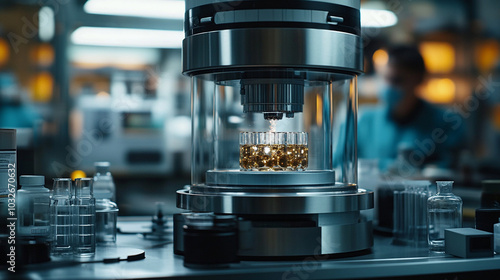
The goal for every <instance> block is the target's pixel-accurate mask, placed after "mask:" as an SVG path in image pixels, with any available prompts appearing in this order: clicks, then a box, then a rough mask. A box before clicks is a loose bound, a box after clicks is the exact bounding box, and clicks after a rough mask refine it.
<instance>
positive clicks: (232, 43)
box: [177, 0, 373, 259]
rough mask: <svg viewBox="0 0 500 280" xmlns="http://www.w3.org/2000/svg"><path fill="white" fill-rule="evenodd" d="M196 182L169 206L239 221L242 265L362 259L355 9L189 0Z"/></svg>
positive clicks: (367, 195)
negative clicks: (249, 261) (322, 257)
mask: <svg viewBox="0 0 500 280" xmlns="http://www.w3.org/2000/svg"><path fill="white" fill-rule="evenodd" d="M185 32H186V38H185V39H184V41H183V73H184V74H185V75H188V76H191V77H192V91H191V92H192V96H191V98H192V171H191V172H192V182H191V185H190V186H187V187H186V188H184V189H182V190H179V191H177V206H178V207H179V208H182V209H185V210H189V211H192V212H202V213H203V212H213V213H215V214H217V215H225V214H228V215H235V216H237V217H238V219H239V225H240V226H239V231H238V234H239V248H238V255H239V257H240V258H257V259H258V258H267V257H278V258H283V257H291V256H312V255H329V254H339V253H358V252H366V251H367V249H369V248H371V247H372V244H373V237H372V225H371V221H368V220H367V219H366V218H364V216H363V215H362V214H361V211H363V210H367V209H371V208H373V192H371V191H369V190H365V189H362V188H360V187H358V185H357V154H356V122H357V88H356V83H357V75H358V74H360V73H361V72H362V70H363V60H362V40H361V37H360V16H359V1H356V0H351V1H339V0H317V1H309V0H293V1H259V0H247V1H232V0H229V1H217V0H196V1H195V0H187V1H186V13H185Z"/></svg>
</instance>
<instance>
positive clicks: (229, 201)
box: [177, 187, 373, 215]
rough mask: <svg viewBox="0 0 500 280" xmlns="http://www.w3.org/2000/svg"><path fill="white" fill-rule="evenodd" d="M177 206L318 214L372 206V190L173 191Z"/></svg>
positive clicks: (231, 211)
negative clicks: (210, 192) (351, 191)
mask: <svg viewBox="0 0 500 280" xmlns="http://www.w3.org/2000/svg"><path fill="white" fill-rule="evenodd" d="M177 207H178V208H182V209H186V210H191V211H195V212H215V213H218V214H240V215H242V214H249V215H250V214H255V215H259V214H321V213H337V212H348V211H359V210H367V209H371V208H373V191H370V190H364V189H358V191H357V192H356V193H338V192H331V193H325V192H321V193H316V192H309V193H307V192H304V193H299V192H296V193H288V194H287V193H238V192H235V193H223V194H206V193H193V192H191V190H190V187H187V188H186V189H183V190H178V191H177Z"/></svg>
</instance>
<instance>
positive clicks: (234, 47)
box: [183, 28, 363, 75]
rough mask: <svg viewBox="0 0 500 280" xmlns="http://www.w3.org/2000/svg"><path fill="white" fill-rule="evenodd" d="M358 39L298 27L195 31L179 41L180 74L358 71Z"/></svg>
mask: <svg viewBox="0 0 500 280" xmlns="http://www.w3.org/2000/svg"><path fill="white" fill-rule="evenodd" d="M362 50H363V47H362V42H361V38H360V37H359V36H356V35H353V34H348V33H344V32H338V31H331V30H320V29H298V28H248V29H231V30H221V31H212V32H206V33H200V34H196V35H193V36H189V37H187V38H185V39H184V41H183V52H184V56H183V73H184V74H189V75H195V74H197V73H203V72H204V73H206V72H215V71H223V70H237V69H240V70H245V69H246V70H248V69H249V68H258V67H290V68H297V69H317V70H326V71H345V72H354V73H360V72H362V71H363V57H362Z"/></svg>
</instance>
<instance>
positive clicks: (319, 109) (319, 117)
mask: <svg viewBox="0 0 500 280" xmlns="http://www.w3.org/2000/svg"><path fill="white" fill-rule="evenodd" d="M316 125H317V126H318V127H321V126H322V125H323V99H321V95H319V94H318V95H316Z"/></svg>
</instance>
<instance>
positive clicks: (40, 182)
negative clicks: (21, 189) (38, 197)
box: [19, 175, 45, 186]
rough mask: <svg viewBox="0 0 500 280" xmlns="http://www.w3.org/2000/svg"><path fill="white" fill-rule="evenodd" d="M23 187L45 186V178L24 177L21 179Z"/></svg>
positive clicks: (35, 176) (38, 176)
mask: <svg viewBox="0 0 500 280" xmlns="http://www.w3.org/2000/svg"><path fill="white" fill-rule="evenodd" d="M19 184H20V185H21V186H44V185H45V177H44V176H41V175H22V176H21V177H20V178H19Z"/></svg>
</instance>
